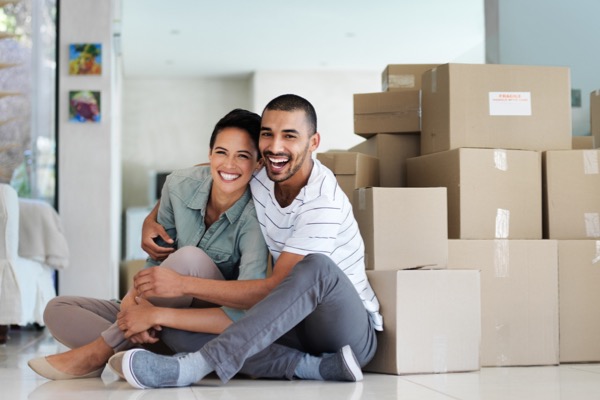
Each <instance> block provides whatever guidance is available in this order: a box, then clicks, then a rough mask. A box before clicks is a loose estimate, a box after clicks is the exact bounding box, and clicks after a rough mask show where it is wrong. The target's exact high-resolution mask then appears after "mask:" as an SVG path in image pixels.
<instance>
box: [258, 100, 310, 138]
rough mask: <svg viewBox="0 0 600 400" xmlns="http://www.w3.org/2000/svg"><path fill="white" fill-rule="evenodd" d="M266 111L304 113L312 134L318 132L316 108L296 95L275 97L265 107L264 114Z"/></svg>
mask: <svg viewBox="0 0 600 400" xmlns="http://www.w3.org/2000/svg"><path fill="white" fill-rule="evenodd" d="M266 110H272V111H274V110H278V111H296V110H301V111H304V114H305V115H306V120H307V121H308V124H309V126H310V128H311V132H310V134H311V135H312V134H314V133H315V132H316V131H317V113H316V112H315V108H314V107H313V105H312V104H310V102H309V101H308V100H306V99H305V98H303V97H300V96H298V95H295V94H283V95H281V96H278V97H275V98H274V99H273V100H271V101H270V102H269V104H267V105H266V106H265V109H264V110H263V114H264V112H265V111H266Z"/></svg>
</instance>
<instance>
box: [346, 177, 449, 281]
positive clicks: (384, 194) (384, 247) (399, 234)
mask: <svg viewBox="0 0 600 400" xmlns="http://www.w3.org/2000/svg"><path fill="white" fill-rule="evenodd" d="M352 204H353V211H354V216H355V218H356V221H357V222H358V227H359V229H360V234H361V236H362V237H363V240H364V243H365V266H366V268H367V269H368V270H378V271H381V270H399V269H408V268H417V267H429V268H445V267H446V263H447V262H448V233H447V232H448V229H447V217H446V189H445V188H361V189H358V190H355V191H354V200H353V203H352Z"/></svg>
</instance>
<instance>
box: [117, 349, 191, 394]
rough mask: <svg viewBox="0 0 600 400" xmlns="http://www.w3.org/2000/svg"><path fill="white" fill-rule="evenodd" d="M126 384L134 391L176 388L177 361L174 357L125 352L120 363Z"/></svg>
mask: <svg viewBox="0 0 600 400" xmlns="http://www.w3.org/2000/svg"><path fill="white" fill-rule="evenodd" d="M121 366H122V370H123V375H125V379H126V380H127V382H128V383H129V384H130V385H131V386H133V387H134V388H136V389H148V388H160V387H176V386H181V385H179V384H178V383H177V380H178V378H179V361H178V360H177V358H176V357H168V356H162V355H159V354H154V353H152V352H150V351H148V350H142V349H134V350H129V351H127V352H125V354H124V355H123V361H122V363H121Z"/></svg>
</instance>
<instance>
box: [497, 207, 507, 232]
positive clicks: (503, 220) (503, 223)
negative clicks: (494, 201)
mask: <svg viewBox="0 0 600 400" xmlns="http://www.w3.org/2000/svg"><path fill="white" fill-rule="evenodd" d="M509 223H510V210H505V209H503V208H499V209H497V210H496V236H495V238H496V239H507V238H508V232H509Z"/></svg>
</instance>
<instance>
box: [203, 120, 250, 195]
mask: <svg viewBox="0 0 600 400" xmlns="http://www.w3.org/2000/svg"><path fill="white" fill-rule="evenodd" d="M209 159H210V170H211V174H212V178H213V190H215V189H216V190H218V191H219V192H220V193H225V194H229V195H237V196H241V195H242V194H243V193H244V191H245V190H246V186H247V185H248V182H250V179H251V178H252V173H253V172H254V171H255V170H256V169H257V168H258V167H259V165H260V163H259V161H258V149H257V148H256V146H255V145H254V142H253V141H252V139H251V138H250V135H249V134H248V132H246V131H245V130H243V129H239V128H233V127H230V128H224V129H223V130H222V131H220V132H219V133H218V134H217V137H216V139H215V143H214V146H213V148H212V149H211V150H210V153H209Z"/></svg>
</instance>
